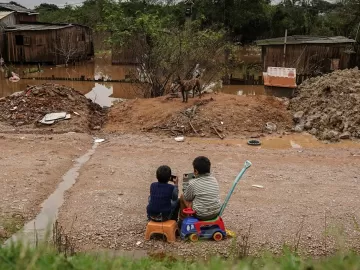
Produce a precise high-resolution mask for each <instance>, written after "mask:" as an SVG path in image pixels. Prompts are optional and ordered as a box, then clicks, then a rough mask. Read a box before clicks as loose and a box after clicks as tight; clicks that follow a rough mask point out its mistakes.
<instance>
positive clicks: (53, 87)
mask: <svg viewBox="0 0 360 270" xmlns="http://www.w3.org/2000/svg"><path fill="white" fill-rule="evenodd" d="M0 104H1V106H0V121H3V122H6V123H8V124H10V125H12V126H26V128H30V126H29V125H33V124H37V123H39V122H40V123H42V124H54V123H55V122H56V121H58V120H59V119H70V118H71V115H70V114H69V113H67V114H65V116H64V113H65V112H74V114H76V115H81V116H82V117H77V118H74V119H72V120H71V122H68V123H67V124H62V123H58V124H57V125H56V126H55V127H54V128H55V129H62V130H63V128H66V130H64V131H73V130H75V131H77V132H79V131H83V132H84V131H85V132H86V131H89V130H91V129H92V128H93V127H95V126H100V127H101V126H103V124H104V123H105V120H106V116H107V114H106V112H105V111H104V110H103V109H102V108H101V107H100V105H98V104H96V103H93V102H92V101H91V100H89V99H87V98H86V97H85V96H84V95H83V94H81V93H80V92H78V91H76V90H75V89H73V88H70V87H66V86H61V85H57V84H52V83H46V84H42V85H36V86H27V87H26V89H25V91H22V92H17V93H14V94H12V95H10V96H8V97H6V98H5V100H3V101H2V102H1V103H0ZM53 112H55V113H61V112H62V115H61V117H60V116H58V115H57V116H56V117H55V116H54V115H53V114H51V113H53ZM75 112H76V113H75ZM48 114H51V115H52V116H49V115H48ZM45 115H48V116H46V118H45V119H44V116H45ZM58 117H59V118H58ZM53 118H54V119H53ZM52 121H54V123H52ZM35 127H41V125H35Z"/></svg>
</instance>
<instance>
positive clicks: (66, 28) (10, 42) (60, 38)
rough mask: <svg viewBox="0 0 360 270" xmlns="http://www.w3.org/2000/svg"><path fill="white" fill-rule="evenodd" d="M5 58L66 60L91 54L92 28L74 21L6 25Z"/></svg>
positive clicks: (58, 62) (59, 61)
mask: <svg viewBox="0 0 360 270" xmlns="http://www.w3.org/2000/svg"><path fill="white" fill-rule="evenodd" d="M5 41H6V45H7V46H6V53H5V58H6V59H5V60H6V61H8V62H12V63H44V64H45V63H46V64H55V65H59V64H65V63H71V62H75V61H81V60H86V59H89V58H91V57H93V56H94V45H93V40H92V30H91V29H90V28H89V27H86V26H82V25H75V24H50V23H35V22H33V23H31V24H15V25H12V26H8V27H6V28H5Z"/></svg>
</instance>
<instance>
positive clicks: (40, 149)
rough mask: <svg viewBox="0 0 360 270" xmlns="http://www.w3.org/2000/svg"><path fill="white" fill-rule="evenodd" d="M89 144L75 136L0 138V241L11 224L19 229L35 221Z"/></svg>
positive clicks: (69, 134)
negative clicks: (24, 223)
mask: <svg viewBox="0 0 360 270" xmlns="http://www.w3.org/2000/svg"><path fill="white" fill-rule="evenodd" d="M91 143H92V138H91V137H90V136H88V135H84V134H76V133H68V134H63V135H48V136H42V135H29V134H21V135H15V134H3V135H1V134H0V149H1V151H0V166H1V172H0V186H1V188H0V198H1V204H0V234H1V235H0V240H1V238H6V237H9V236H11V235H9V234H10V233H11V232H9V231H12V230H13V229H14V228H11V226H9V223H12V221H13V220H16V221H17V222H18V223H20V224H14V225H15V226H19V225H21V223H23V222H26V221H29V220H31V219H32V218H34V217H35V215H36V214H37V213H38V212H39V210H40V205H41V203H42V202H43V201H44V200H45V199H46V198H47V197H48V196H49V195H50V194H51V193H52V192H53V191H54V190H55V188H56V186H57V184H58V183H59V182H60V181H61V180H62V175H63V174H64V173H65V172H66V171H67V170H68V169H69V168H70V167H71V165H72V164H73V159H75V158H76V157H78V156H80V155H81V154H82V153H84V152H86V150H87V149H88V148H90V147H91ZM7 227H9V228H7ZM17 229H19V228H17ZM7 230H9V231H7Z"/></svg>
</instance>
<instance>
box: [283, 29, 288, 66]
mask: <svg viewBox="0 0 360 270" xmlns="http://www.w3.org/2000/svg"><path fill="white" fill-rule="evenodd" d="M286 42H287V29H286V30H285V39H284V59H283V67H285V63H286Z"/></svg>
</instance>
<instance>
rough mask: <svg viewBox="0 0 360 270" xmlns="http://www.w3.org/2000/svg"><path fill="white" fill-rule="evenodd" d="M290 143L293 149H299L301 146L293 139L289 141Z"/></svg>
mask: <svg viewBox="0 0 360 270" xmlns="http://www.w3.org/2000/svg"><path fill="white" fill-rule="evenodd" d="M290 145H291V147H292V148H294V149H301V148H302V147H301V145H299V144H297V143H295V142H294V141H290Z"/></svg>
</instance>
